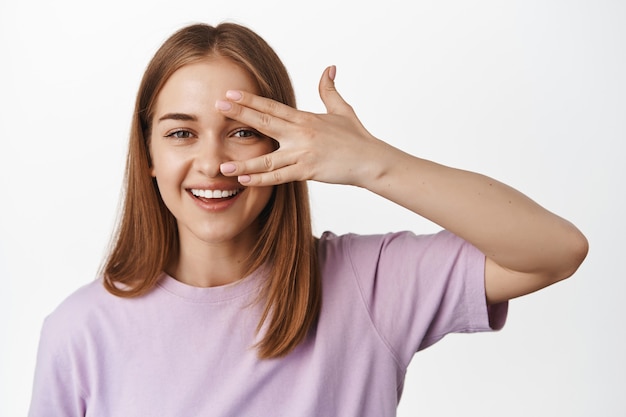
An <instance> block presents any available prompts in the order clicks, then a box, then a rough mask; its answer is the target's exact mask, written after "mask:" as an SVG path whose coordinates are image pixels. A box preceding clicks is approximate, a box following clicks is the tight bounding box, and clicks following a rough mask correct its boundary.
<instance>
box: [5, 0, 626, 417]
mask: <svg viewBox="0 0 626 417" xmlns="http://www.w3.org/2000/svg"><path fill="white" fill-rule="evenodd" d="M223 20H230V21H234V22H238V23H242V24H244V25H247V26H249V27H251V28H252V29H254V30H256V31H257V32H258V33H259V34H261V35H262V36H263V37H264V38H265V39H266V40H267V41H268V42H269V43H270V44H271V45H272V46H273V47H274V48H275V49H276V51H277V52H278V54H279V56H281V57H282V59H283V60H284V62H285V64H286V65H287V68H288V69H289V70H290V73H291V76H292V79H293V82H294V85H295V88H296V91H297V97H298V101H299V106H300V108H303V109H307V110H312V111H321V110H322V109H323V107H322V105H321V102H320V100H319V98H318V97H317V82H318V79H319V76H320V74H321V72H322V70H323V69H324V67H326V66H327V65H330V64H336V65H337V66H338V74H337V87H338V89H339V91H340V92H341V93H342V95H343V96H344V97H345V98H346V99H347V100H348V101H349V102H350V103H351V104H352V105H353V106H354V108H355V109H356V111H357V114H358V115H359V116H360V118H361V120H362V121H363V123H364V124H365V126H367V127H368V129H369V130H370V131H371V132H372V133H373V134H374V135H376V136H378V137H380V138H383V139H385V140H387V141H388V142H390V143H392V144H393V145H395V146H397V147H399V148H402V149H404V150H406V151H408V152H410V153H413V154H415V155H418V156H421V157H424V158H428V159H433V160H435V161H437V162H440V163H444V164H448V165H452V166H456V167H459V168H464V169H469V170H474V171H479V172H481V173H484V174H486V175H489V176H492V177H495V178H497V179H499V180H501V181H504V182H506V183H508V184H510V185H512V186H514V187H515V188H518V189H519V190H521V191H522V192H524V193H526V194H528V195H529V196H530V197H532V198H533V199H535V200H536V201H538V202H539V203H540V204H542V205H544V206H545V207H547V208H548V209H550V210H552V211H554V212H556V213H558V214H560V215H561V216H563V217H565V218H567V219H569V220H571V221H572V222H573V223H575V224H576V225H577V226H578V227H579V228H580V229H581V230H582V231H583V232H584V233H585V234H586V235H587V237H588V239H589V241H590V245H591V250H590V253H589V256H588V258H587V260H586V261H585V263H584V264H583V265H582V267H581V268H580V270H579V271H578V272H577V273H576V275H575V277H574V278H572V279H570V280H568V281H565V282H563V283H561V284H558V285H556V286H554V287H551V288H548V289H546V290H544V291H542V292H540V293H537V294H534V295H532V296H528V297H525V298H521V299H519V300H515V301H513V302H512V303H511V308H510V315H509V320H508V323H507V326H506V327H505V329H504V330H503V331H501V332H499V333H495V334H481V335H472V336H469V335H451V336H448V337H447V338H446V339H444V340H443V341H442V342H441V343H439V344H438V345H436V346H434V347H432V348H430V349H427V350H426V351H424V352H421V353H419V354H418V355H416V357H415V360H414V361H413V363H412V365H411V367H410V369H409V374H408V377H407V382H406V386H405V390H404V395H403V398H402V401H401V403H400V407H399V412H398V414H399V415H400V416H417V415H423V416H430V417H434V416H459V415H464V416H483V417H487V416H500V415H506V416H535V417H540V416H603V417H610V416H625V415H626V399H625V393H626V359H625V358H626V341H625V339H626V337H625V336H626V323H625V320H624V319H625V318H626V307H625V306H626V303H625V302H624V294H625V293H626V284H625V278H626V277H625V275H626V274H625V273H624V267H623V264H624V259H625V257H626V254H625V253H624V252H625V249H626V245H624V243H623V241H624V240H623V236H624V234H625V232H626V222H625V221H624V214H625V213H626V204H625V200H626V198H625V188H624V182H625V180H626V175H625V174H626V168H625V166H626V164H625V163H624V156H625V155H626V152H625V151H624V147H623V146H624V139H625V138H626V29H625V28H626V3H625V2H620V1H591V0H590V1H521V0H520V1H510V2H506V1H471V2H470V1H417V2H413V1H390V0H386V1H376V2H368V1H363V0H359V1H357V0H353V1H350V2H343V3H342V2H340V1H314V2H309V3H307V4H299V3H298V2H295V1H287V0H284V1H279V0H265V1H263V0H246V1H235V0H231V1H226V0H224V1H219V2H218V1H210V0H205V1H176V2H173V1H162V0H150V1H148V0H141V1H124V2H118V1H106V2H98V3H95V2H86V1H78V0H75V1H71V0H55V1H44V0H41V1H35V2H29V1H19V2H18V1H11V2H8V1H6V0H2V1H1V3H0V280H1V282H0V308H1V309H2V310H1V311H2V315H1V321H0V335H1V336H0V337H1V339H0V349H1V351H0V384H1V386H0V415H1V416H7V417H9V416H11V417H12V416H21V415H25V414H26V410H27V407H28V402H29V399H30V389H31V383H32V374H33V369H34V366H35V355H36V349H37V342H38V333H39V329H40V326H41V323H42V320H43V318H44V316H45V315H47V314H48V313H50V312H51V311H52V310H53V309H54V307H55V306H56V305H58V303H60V302H61V301H62V299H64V298H65V297H66V296H67V295H68V294H69V293H70V292H72V291H73V290H75V289H76V288H77V287H79V286H81V285H83V284H86V283H88V282H90V281H91V280H92V279H93V278H94V276H95V274H96V271H97V269H98V267H99V264H100V262H101V259H102V257H103V255H104V253H105V250H106V246H107V243H108V240H109V236H110V233H111V231H112V227H113V222H114V218H115V214H116V210H117V205H118V196H119V191H120V188H121V181H122V171H123V166H124V156H125V152H126V141H127V133H128V130H129V124H130V116H131V112H132V107H133V102H134V95H135V92H136V90H137V87H138V84H139V80H140V77H141V75H142V72H143V70H144V68H145V65H146V64H147V62H148V60H149V59H150V57H151V56H152V54H153V53H154V52H155V50H156V48H157V47H158V46H159V45H160V44H161V42H162V41H164V40H165V38H166V37H168V36H169V35H170V34H171V33H173V32H174V31H175V30H177V29H179V28H180V27H182V26H183V25H186V24H188V23H194V22H206V23H211V24H217V23H219V22H221V21H223ZM311 187H312V204H313V210H314V214H315V218H314V221H315V230H316V233H319V232H321V231H323V230H326V229H330V230H333V231H335V232H338V233H343V232H347V231H352V232H357V233H374V232H387V231H395V230H403V229H412V230H414V231H416V232H418V233H428V232H432V231H436V230H438V229H439V228H438V227H437V226H436V225H433V224H431V223H429V222H427V221H425V220H423V219H421V218H419V217H418V216H416V215H413V214H411V213H409V212H408V211H406V210H404V209H402V208H399V207H395V206H393V205H392V204H390V203H388V202H386V201H384V200H382V199H381V198H380V197H377V196H375V195H371V194H368V193H367V192H365V191H362V190H358V189H351V188H348V187H340V186H330V185H320V184H312V185H311Z"/></svg>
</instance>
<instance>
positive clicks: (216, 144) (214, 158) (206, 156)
mask: <svg viewBox="0 0 626 417" xmlns="http://www.w3.org/2000/svg"><path fill="white" fill-rule="evenodd" d="M197 145H198V146H197V152H196V155H195V158H194V168H195V169H196V171H198V172H199V173H200V174H202V175H203V176H207V177H210V178H215V177H217V176H218V175H220V174H221V172H220V165H221V164H222V163H223V162H227V161H228V160H229V159H228V157H227V156H226V153H225V149H224V145H223V143H222V141H221V140H220V139H219V138H218V137H214V136H211V137H205V138H203V139H201V140H199V141H198V143H197Z"/></svg>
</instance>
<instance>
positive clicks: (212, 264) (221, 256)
mask: <svg viewBox="0 0 626 417" xmlns="http://www.w3.org/2000/svg"><path fill="white" fill-rule="evenodd" d="M251 250H252V247H249V248H248V247H247V245H240V244H238V245H233V244H223V243H215V244H213V243H205V242H200V243H198V242H196V244H194V245H189V244H187V245H186V244H184V241H182V240H181V242H180V253H179V256H178V259H177V261H176V262H175V263H174V264H172V265H171V266H170V267H168V268H167V271H166V272H167V273H168V274H169V275H171V276H172V277H174V278H175V279H176V280H178V281H180V282H183V283H185V284H188V285H192V286H194V287H217V286H220V285H227V284H231V283H233V282H236V281H238V280H240V279H242V278H244V276H245V274H246V272H247V263H246V258H247V256H248V254H249V253H250V251H251Z"/></svg>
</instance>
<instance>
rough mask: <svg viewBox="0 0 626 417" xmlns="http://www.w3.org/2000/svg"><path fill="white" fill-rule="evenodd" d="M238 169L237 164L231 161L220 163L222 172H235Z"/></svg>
mask: <svg viewBox="0 0 626 417" xmlns="http://www.w3.org/2000/svg"><path fill="white" fill-rule="evenodd" d="M236 169H237V166H236V165H235V164H231V163H230V162H226V163H223V164H222V165H220V171H222V174H231V173H233V172H235V170H236Z"/></svg>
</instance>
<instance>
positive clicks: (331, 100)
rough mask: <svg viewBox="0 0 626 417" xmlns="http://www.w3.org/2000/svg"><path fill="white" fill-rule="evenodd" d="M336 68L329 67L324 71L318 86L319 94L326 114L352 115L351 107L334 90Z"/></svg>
mask: <svg viewBox="0 0 626 417" xmlns="http://www.w3.org/2000/svg"><path fill="white" fill-rule="evenodd" d="M336 74H337V67H335V66H334V65H331V66H330V67H328V68H326V69H325V70H324V73H323V74H322V78H321V79H320V84H319V93H320V97H321V99H322V101H323V102H324V106H326V111H328V113H335V114H345V113H352V107H350V105H349V104H348V103H346V102H345V100H344V99H343V98H342V97H341V95H340V94H339V93H338V92H337V89H336V88H335V75H336Z"/></svg>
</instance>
